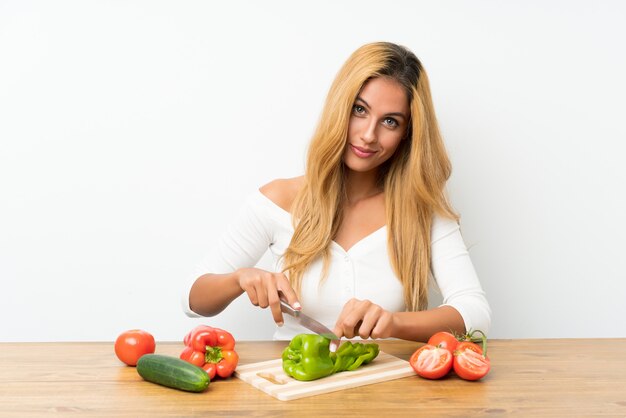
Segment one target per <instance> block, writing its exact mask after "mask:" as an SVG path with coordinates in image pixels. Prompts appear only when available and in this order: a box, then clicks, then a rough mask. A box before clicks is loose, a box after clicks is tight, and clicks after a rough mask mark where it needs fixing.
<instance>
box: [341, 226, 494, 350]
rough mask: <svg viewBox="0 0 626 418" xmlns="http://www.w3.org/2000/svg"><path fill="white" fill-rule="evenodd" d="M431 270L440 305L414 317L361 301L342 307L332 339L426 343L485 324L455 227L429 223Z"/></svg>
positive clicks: (483, 302) (487, 314) (479, 293)
mask: <svg viewBox="0 0 626 418" xmlns="http://www.w3.org/2000/svg"><path fill="white" fill-rule="evenodd" d="M431 250H432V253H431V267H432V271H433V275H434V277H435V279H436V281H437V284H438V286H439V289H440V290H441V293H442V295H443V304H442V305H441V306H439V307H437V308H433V309H429V310H425V311H420V312H394V313H392V312H389V311H385V310H383V309H382V308H381V307H380V306H378V305H375V304H373V303H372V302H370V301H367V300H363V301H361V300H356V299H353V300H350V301H349V302H348V303H346V305H345V306H344V309H343V310H342V312H341V314H340V315H339V318H338V320H337V324H336V326H335V334H337V335H338V336H340V337H341V336H346V337H348V338H352V337H354V336H356V335H359V336H360V337H361V338H368V337H372V338H388V337H395V338H401V339H405V340H413V341H427V340H428V339H429V338H430V336H432V335H433V334H434V333H436V332H438V331H448V332H453V333H460V334H463V333H465V332H466V331H469V330H470V329H474V330H476V329H480V330H481V331H483V332H484V333H485V334H486V333H487V332H488V330H489V326H490V324H491V310H490V308H489V304H488V303H487V299H486V298H485V294H484V292H483V290H482V288H481V286H480V282H479V281H478V277H477V276H476V272H475V270H474V267H473V265H472V262H471V260H470V258H469V254H468V252H467V248H466V247H465V243H464V242H463V238H462V236H461V233H460V229H459V225H458V224H457V223H456V222H455V221H452V220H445V219H440V218H435V222H434V223H433V231H432V240H431Z"/></svg>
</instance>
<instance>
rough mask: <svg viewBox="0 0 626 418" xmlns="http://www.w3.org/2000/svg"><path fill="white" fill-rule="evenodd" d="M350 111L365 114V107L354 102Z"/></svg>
mask: <svg viewBox="0 0 626 418" xmlns="http://www.w3.org/2000/svg"><path fill="white" fill-rule="evenodd" d="M352 112H353V113H354V114H355V115H363V114H365V108H364V107H363V106H361V105H358V104H355V105H354V106H352Z"/></svg>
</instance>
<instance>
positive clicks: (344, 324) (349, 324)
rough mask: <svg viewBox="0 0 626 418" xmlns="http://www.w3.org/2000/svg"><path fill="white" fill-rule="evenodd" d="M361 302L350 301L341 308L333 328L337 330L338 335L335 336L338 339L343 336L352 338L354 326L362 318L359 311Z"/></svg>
mask: <svg viewBox="0 0 626 418" xmlns="http://www.w3.org/2000/svg"><path fill="white" fill-rule="evenodd" d="M360 305H361V301H359V300H357V299H350V300H349V301H348V302H346V304H345V305H344V306H343V309H342V311H341V313H340V314H339V317H338V318H337V322H336V323H335V328H336V329H338V331H339V334H336V335H337V336H338V337H341V336H345V337H346V338H354V336H355V335H356V333H355V326H356V324H357V322H358V321H359V320H360V319H361V318H362V316H361V314H360V313H359V311H360V310H361V308H360Z"/></svg>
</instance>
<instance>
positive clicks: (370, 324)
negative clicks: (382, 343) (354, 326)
mask: <svg viewBox="0 0 626 418" xmlns="http://www.w3.org/2000/svg"><path fill="white" fill-rule="evenodd" d="M382 313H383V309H382V308H381V307H380V306H378V305H372V306H370V308H369V309H368V310H367V311H366V312H365V315H364V317H363V322H362V323H361V325H360V326H359V329H358V331H356V332H358V334H359V337H361V338H363V339H364V340H365V339H367V338H369V337H370V335H371V334H372V330H373V329H374V327H375V326H376V325H377V323H378V320H379V319H380V317H381V315H382Z"/></svg>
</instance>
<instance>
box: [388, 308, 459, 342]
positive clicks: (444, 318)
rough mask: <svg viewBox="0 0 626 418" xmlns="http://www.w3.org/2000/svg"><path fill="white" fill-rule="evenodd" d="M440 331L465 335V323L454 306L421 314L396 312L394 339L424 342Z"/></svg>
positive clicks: (394, 315)
mask: <svg viewBox="0 0 626 418" xmlns="http://www.w3.org/2000/svg"><path fill="white" fill-rule="evenodd" d="M439 331H448V332H452V333H456V334H464V333H465V323H464V321H463V317H461V314H460V313H459V311H457V310H456V309H454V308H453V307H452V306H440V307H438V308H434V309H429V310H427V311H419V312H395V313H394V314H393V329H392V335H391V336H392V337H394V338H400V339H403V340H410V341H423V342H426V341H428V339H429V338H430V337H431V336H432V335H433V334H435V333H436V332H439Z"/></svg>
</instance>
